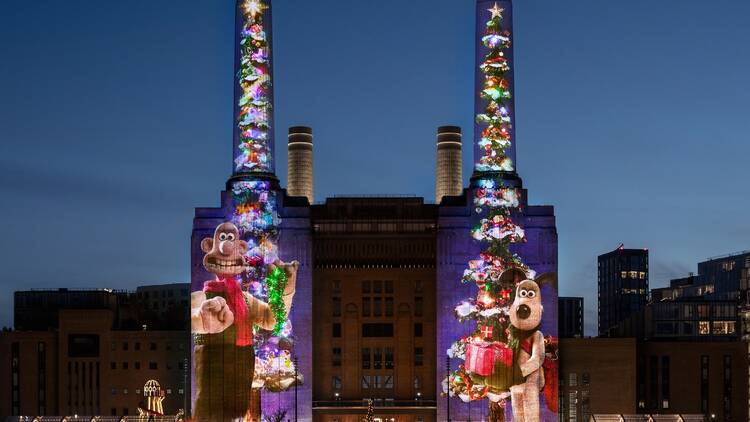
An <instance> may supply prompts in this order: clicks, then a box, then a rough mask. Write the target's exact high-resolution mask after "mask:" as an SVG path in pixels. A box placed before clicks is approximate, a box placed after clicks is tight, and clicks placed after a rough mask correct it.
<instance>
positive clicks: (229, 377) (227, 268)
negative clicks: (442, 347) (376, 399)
mask: <svg viewBox="0 0 750 422" xmlns="http://www.w3.org/2000/svg"><path fill="white" fill-rule="evenodd" d="M236 5H237V9H236V12H237V15H236V23H237V27H236V37H237V38H236V40H237V43H236V48H237V49H236V57H235V107H234V111H235V123H236V125H235V128H234V164H235V166H234V172H233V175H232V176H231V177H230V179H229V181H228V182H227V190H226V192H225V196H223V201H222V208H221V210H220V214H221V215H219V213H217V215H216V216H215V217H214V216H212V219H213V218H216V221H215V224H216V225H217V226H214V223H211V225H210V226H208V227H209V228H210V230H213V235H211V236H206V235H205V233H206V232H205V231H203V230H205V228H201V237H205V238H202V239H200V252H202V254H203V255H202V261H201V264H202V267H203V268H200V267H199V266H196V267H194V268H193V290H194V292H193V293H192V297H191V312H192V315H191V325H192V332H193V368H192V369H193V383H192V387H193V390H192V394H193V396H192V400H193V401H192V408H191V409H192V418H193V420H196V421H201V422H203V421H206V422H214V421H216V422H219V421H222V422H223V421H232V420H259V419H260V418H262V417H263V415H261V414H260V411H259V409H260V408H261V403H260V400H261V397H262V395H261V394H260V390H263V391H265V392H266V393H277V392H282V391H286V390H288V389H290V388H292V387H294V386H295V385H299V384H301V383H302V374H300V373H299V371H297V370H296V368H295V364H294V360H293V359H292V355H293V350H294V336H293V330H292V324H291V321H290V320H289V313H290V311H291V307H292V299H293V297H294V292H295V285H296V281H297V271H298V269H299V264H298V263H297V262H296V261H294V262H291V263H284V262H282V261H281V260H280V259H279V247H280V245H279V228H280V224H281V221H280V219H279V210H278V206H279V198H278V191H279V186H278V180H277V178H276V176H275V175H274V160H273V155H274V143H273V130H272V127H273V87H272V80H271V75H272V60H271V57H272V55H271V34H270V24H271V22H270V20H271V16H270V2H269V1H263V0H237V4H236ZM196 240H198V239H196ZM196 247H197V245H195V246H194V248H196ZM200 252H199V251H198V250H197V248H196V249H194V253H195V255H194V257H195V258H197V259H200V256H201V255H200ZM203 269H205V271H206V272H208V273H209V274H205V272H204V271H203ZM206 278H211V279H209V280H207V281H205V282H204V280H206Z"/></svg>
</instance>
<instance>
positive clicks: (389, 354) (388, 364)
mask: <svg viewBox="0 0 750 422" xmlns="http://www.w3.org/2000/svg"><path fill="white" fill-rule="evenodd" d="M385 369H393V348H392V347H386V348H385Z"/></svg>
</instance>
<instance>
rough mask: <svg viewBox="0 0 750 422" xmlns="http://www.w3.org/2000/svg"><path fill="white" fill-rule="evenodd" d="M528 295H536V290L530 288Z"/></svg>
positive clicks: (530, 296)
mask: <svg viewBox="0 0 750 422" xmlns="http://www.w3.org/2000/svg"><path fill="white" fill-rule="evenodd" d="M526 295H527V296H528V297H529V298H532V297H534V296H536V292H535V291H533V290H529V292H528V293H527V294H526Z"/></svg>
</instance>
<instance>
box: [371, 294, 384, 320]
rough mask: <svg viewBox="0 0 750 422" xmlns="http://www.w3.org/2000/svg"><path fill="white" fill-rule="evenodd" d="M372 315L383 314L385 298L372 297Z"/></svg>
mask: <svg viewBox="0 0 750 422" xmlns="http://www.w3.org/2000/svg"><path fill="white" fill-rule="evenodd" d="M372 305H373V306H372V316H376V317H379V316H382V315H383V299H382V298H379V297H375V298H373V299H372Z"/></svg>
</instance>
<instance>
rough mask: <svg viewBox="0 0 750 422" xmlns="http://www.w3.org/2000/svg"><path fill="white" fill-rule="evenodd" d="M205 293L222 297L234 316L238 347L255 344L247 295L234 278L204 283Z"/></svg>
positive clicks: (218, 278) (217, 278)
mask: <svg viewBox="0 0 750 422" xmlns="http://www.w3.org/2000/svg"><path fill="white" fill-rule="evenodd" d="M203 292H204V293H214V294H217V295H221V296H222V297H223V298H224V299H225V300H226V301H227V305H228V306H229V310H230V311H232V313H233V314H234V326H235V327H236V328H237V339H236V340H235V344H236V345H237V346H251V345H252V344H253V327H252V324H250V323H249V321H248V309H247V303H246V302H245V295H244V294H243V293H242V289H241V288H240V284H239V283H237V280H235V279H234V278H220V277H218V276H217V277H216V280H209V281H206V282H205V283H203Z"/></svg>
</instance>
